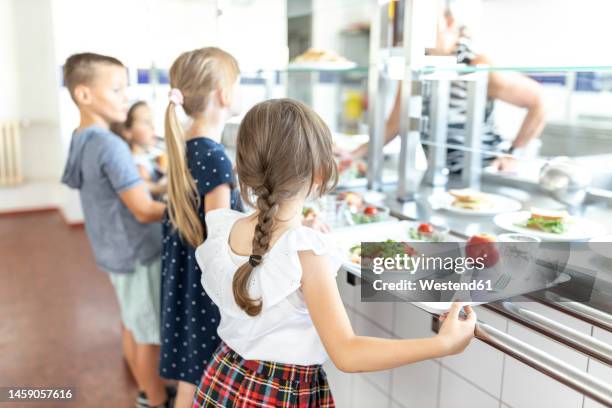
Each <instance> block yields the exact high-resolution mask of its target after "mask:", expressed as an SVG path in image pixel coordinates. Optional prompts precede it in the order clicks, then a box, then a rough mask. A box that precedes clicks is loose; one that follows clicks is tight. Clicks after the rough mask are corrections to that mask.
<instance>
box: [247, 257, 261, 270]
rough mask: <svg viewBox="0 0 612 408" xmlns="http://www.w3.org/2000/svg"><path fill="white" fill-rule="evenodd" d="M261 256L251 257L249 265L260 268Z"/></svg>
mask: <svg viewBox="0 0 612 408" xmlns="http://www.w3.org/2000/svg"><path fill="white" fill-rule="evenodd" d="M261 259H262V258H261V255H251V256H249V264H251V266H252V267H253V268H255V267H257V266H259V264H260V263H261Z"/></svg>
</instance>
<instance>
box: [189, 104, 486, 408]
mask: <svg viewBox="0 0 612 408" xmlns="http://www.w3.org/2000/svg"><path fill="white" fill-rule="evenodd" d="M236 171H237V174H238V179H239V184H240V191H241V195H242V197H243V199H244V200H245V201H246V202H247V203H249V204H250V205H251V206H253V207H254V208H255V212H254V213H253V214H251V215H245V214H242V213H239V212H236V211H232V210H229V209H219V210H215V211H210V212H208V213H207V214H206V225H207V227H208V237H207V239H206V241H205V242H204V243H203V244H202V245H200V246H199V247H198V248H197V249H196V258H197V261H198V264H199V265H200V268H201V270H202V285H203V286H204V288H205V290H206V292H207V293H208V294H209V295H210V297H211V298H212V300H213V301H214V302H215V304H217V306H218V307H219V310H220V313H221V323H220V325H219V328H218V330H217V332H218V334H219V337H220V338H221V340H222V342H221V344H220V345H219V347H218V348H217V350H216V352H215V353H214V355H213V358H212V359H211V360H210V361H209V363H208V366H207V367H206V370H205V372H204V375H203V377H202V380H201V382H200V385H199V387H198V391H197V393H196V398H195V400H194V404H193V407H197V408H199V407H264V406H265V407H287V408H289V407H300V408H307V407H333V406H334V401H333V398H332V396H331V393H330V390H329V386H328V383H327V379H326V375H325V373H324V371H323V369H322V368H321V364H322V363H323V362H324V361H325V360H326V359H327V357H328V355H329V357H331V359H332V361H333V363H334V364H335V365H336V366H337V367H338V368H339V369H341V370H342V371H346V372H356V371H375V370H384V369H389V368H393V367H397V366H400V365H403V364H410V363H413V362H416V361H420V360H425V359H430V358H436V357H441V356H445V355H449V354H454V353H457V352H459V351H461V350H463V349H464V348H465V347H466V346H467V344H468V343H469V341H470V339H471V338H472V337H473V332H474V324H475V319H476V316H475V314H474V312H473V311H472V309H471V308H469V307H466V313H467V318H466V319H465V320H461V319H459V311H460V308H461V307H460V305H459V304H458V303H455V304H453V307H452V308H451V310H450V311H449V313H448V315H447V316H446V317H445V318H443V319H442V320H443V321H444V322H443V324H442V327H441V328H440V331H439V334H437V335H436V336H434V337H430V338H424V339H409V340H403V339H402V340H400V339H380V338H372V337H363V336H356V335H355V334H354V333H353V329H352V328H351V324H350V321H349V319H348V317H347V314H346V310H345V309H344V306H343V304H342V300H341V298H340V295H339V293H338V288H337V286H336V280H335V275H336V271H337V270H338V268H339V267H340V263H341V258H340V256H339V254H338V253H336V252H335V251H334V250H333V247H332V246H331V245H330V244H329V243H328V242H327V241H326V239H325V235H323V234H321V233H320V232H318V231H315V230H314V229H312V228H306V227H304V226H303V225H302V224H301V214H302V207H303V205H304V201H305V200H306V199H307V198H308V197H309V196H311V195H319V196H320V195H323V194H325V193H327V192H328V191H329V190H330V189H332V188H333V187H334V185H335V183H336V181H337V174H336V167H335V163H334V160H333V156H332V142H331V135H330V131H329V129H328V128H327V126H326V125H325V124H324V123H323V121H322V120H321V118H320V117H319V116H318V115H317V114H316V113H314V112H313V111H312V110H311V109H310V108H308V107H307V106H305V105H304V104H302V103H300V102H297V101H293V100H290V99H278V100H269V101H266V102H262V103H259V104H257V105H255V106H254V107H253V108H252V109H251V110H250V111H249V112H248V113H247V114H246V116H245V117H244V119H243V121H242V123H241V125H240V129H239V131H238V140H237V156H236Z"/></svg>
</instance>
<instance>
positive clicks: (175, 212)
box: [165, 47, 240, 247]
mask: <svg viewBox="0 0 612 408" xmlns="http://www.w3.org/2000/svg"><path fill="white" fill-rule="evenodd" d="M239 74H240V70H239V68H238V62H237V61H236V59H235V58H234V57H233V56H231V55H230V54H229V53H227V52H225V51H223V50H221V49H219V48H215V47H206V48H200V49H197V50H193V51H189V52H184V53H183V54H181V55H180V56H179V57H178V58H177V59H176V61H174V63H173V64H172V67H171V68H170V86H171V87H172V88H177V89H179V90H180V91H181V93H182V94H183V103H182V106H183V109H184V111H185V113H186V114H187V115H189V116H190V117H192V118H197V117H198V116H199V115H201V114H202V113H203V112H204V110H205V109H206V107H207V106H208V102H209V95H210V93H211V92H212V91H214V90H216V89H218V88H224V87H228V86H231V85H232V84H234V83H235V82H236V79H237V78H238V75H239ZM176 107H177V106H176V104H175V103H174V102H173V101H170V103H169V104H168V108H167V109H166V121H165V136H166V148H167V151H168V215H169V218H170V222H171V223H172V225H173V227H174V228H175V229H176V230H178V232H179V234H180V235H181V237H182V238H183V239H184V240H185V241H186V242H187V243H188V244H189V245H191V246H193V247H196V246H198V245H200V244H201V243H202V242H203V241H204V226H203V225H202V223H201V221H200V217H199V216H198V209H199V208H200V204H201V200H200V196H199V194H198V190H197V188H196V185H195V182H194V180H193V178H192V176H191V173H190V172H189V168H188V166H187V157H186V156H185V136H184V132H183V129H182V127H181V124H180V122H179V119H178V117H177V114H176Z"/></svg>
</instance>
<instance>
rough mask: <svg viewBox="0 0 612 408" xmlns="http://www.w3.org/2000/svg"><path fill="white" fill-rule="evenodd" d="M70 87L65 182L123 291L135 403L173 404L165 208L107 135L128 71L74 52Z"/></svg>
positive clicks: (121, 113) (122, 112)
mask: <svg viewBox="0 0 612 408" xmlns="http://www.w3.org/2000/svg"><path fill="white" fill-rule="evenodd" d="M64 82H65V84H66V87H67V88H68V90H69V91H70V95H71V97H72V99H73V100H74V102H75V103H76V105H77V107H78V108H79V113H80V117H81V121H80V124H79V127H78V128H77V129H76V130H75V131H74V134H73V136H72V142H71V145H70V153H69V157H68V162H67V163H66V168H65V170H64V175H63V177H62V182H63V183H65V184H67V185H68V186H70V187H72V188H76V189H79V191H80V197H81V204H82V207H83V213H84V215H85V229H86V231H87V235H88V237H89V240H90V242H91V246H92V249H93V252H94V256H95V259H96V264H97V265H98V267H100V269H102V270H103V271H105V272H108V273H109V276H110V280H111V282H112V284H113V287H114V289H115V292H116V294H117V300H118V303H119V308H120V309H121V320H122V322H123V326H124V330H123V333H122V337H123V338H122V340H123V351H124V354H125V357H126V360H127V362H128V364H129V366H130V369H131V371H132V373H133V375H134V377H135V378H136V382H137V384H138V387H139V390H140V391H141V394H140V396H139V401H138V402H137V404H136V406H137V407H147V406H151V407H158V406H161V407H166V406H171V405H170V404H171V401H169V399H168V395H167V392H166V389H165V386H164V382H163V380H162V379H161V378H160V377H159V374H158V365H159V343H160V335H159V330H160V327H159V325H160V323H159V319H160V303H159V302H160V284H161V263H160V255H161V238H160V237H161V226H160V224H159V221H160V220H161V219H162V217H163V214H164V211H165V205H164V204H163V203H160V202H157V201H154V200H153V199H152V198H151V196H150V194H149V193H148V190H147V188H146V186H145V184H144V182H143V180H142V179H141V178H140V175H139V173H138V169H137V167H136V165H135V163H134V161H133V159H132V155H131V153H130V149H129V147H128V145H127V144H126V143H125V142H124V141H123V140H122V139H121V138H120V137H119V136H117V135H115V134H114V133H112V132H111V131H110V130H109V126H110V124H111V123H113V122H123V121H125V119H126V115H127V110H128V98H127V96H126V93H125V89H126V86H127V73H126V69H125V67H124V66H123V64H122V63H121V62H120V61H118V60H117V59H115V58H112V57H108V56H104V55H98V54H93V53H83V54H75V55H72V56H71V57H69V58H68V60H66V64H65V65H64Z"/></svg>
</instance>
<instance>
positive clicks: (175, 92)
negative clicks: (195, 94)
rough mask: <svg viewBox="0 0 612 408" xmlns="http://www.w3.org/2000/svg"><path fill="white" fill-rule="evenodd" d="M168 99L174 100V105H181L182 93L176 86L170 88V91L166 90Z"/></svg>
mask: <svg viewBox="0 0 612 408" xmlns="http://www.w3.org/2000/svg"><path fill="white" fill-rule="evenodd" d="M168 99H170V102H174V104H175V105H182V104H183V93H182V92H181V90H180V89H178V88H172V89H170V92H168Z"/></svg>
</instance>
